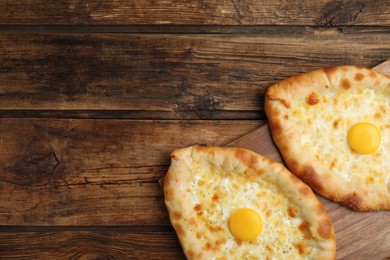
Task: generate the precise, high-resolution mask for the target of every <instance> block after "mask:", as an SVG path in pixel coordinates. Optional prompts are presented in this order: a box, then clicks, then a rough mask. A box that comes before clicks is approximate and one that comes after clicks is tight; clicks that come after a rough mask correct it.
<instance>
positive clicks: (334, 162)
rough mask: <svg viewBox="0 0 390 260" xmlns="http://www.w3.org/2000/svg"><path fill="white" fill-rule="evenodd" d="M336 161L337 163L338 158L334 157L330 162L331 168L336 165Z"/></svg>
mask: <svg viewBox="0 0 390 260" xmlns="http://www.w3.org/2000/svg"><path fill="white" fill-rule="evenodd" d="M336 163H337V158H334V159H333V160H332V162H331V163H330V169H333V168H334V167H335V166H336Z"/></svg>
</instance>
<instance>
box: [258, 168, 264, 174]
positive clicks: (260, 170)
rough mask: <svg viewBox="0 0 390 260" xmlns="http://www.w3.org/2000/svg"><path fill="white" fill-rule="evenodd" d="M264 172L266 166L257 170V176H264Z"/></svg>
mask: <svg viewBox="0 0 390 260" xmlns="http://www.w3.org/2000/svg"><path fill="white" fill-rule="evenodd" d="M264 173H265V169H264V168H259V169H257V171H256V175H257V176H263V175H264Z"/></svg>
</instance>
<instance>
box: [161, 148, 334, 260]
mask: <svg viewBox="0 0 390 260" xmlns="http://www.w3.org/2000/svg"><path fill="white" fill-rule="evenodd" d="M171 158H172V161H171V166H170V168H169V170H168V173H167V175H166V176H165V178H164V194H165V203H166V206H167V209H168V212H169V215H170V220H171V222H172V225H173V227H174V228H175V230H176V232H177V235H178V237H179V240H180V243H181V245H182V247H183V251H184V253H185V255H186V256H187V258H189V259H211V257H215V256H220V257H223V256H225V257H227V258H226V259H237V255H234V254H237V252H241V253H242V254H245V251H243V249H244V248H245V247H246V246H250V244H248V243H245V242H243V241H240V240H237V239H235V238H234V237H233V236H232V234H231V233H230V232H229V230H228V227H227V224H226V222H227V221H226V216H225V214H226V212H228V209H223V208H218V210H216V211H217V212H220V211H221V210H222V211H223V210H226V212H225V213H224V214H222V215H223V216H225V219H222V220H221V221H219V219H215V218H214V217H215V215H212V214H209V212H211V211H213V210H214V209H216V208H217V207H218V205H224V207H225V206H226V207H231V208H234V207H241V204H239V205H237V202H238V201H239V200H238V198H239V197H240V196H241V195H242V194H241V192H243V187H244V186H245V185H247V184H251V185H254V186H255V187H257V185H258V186H259V187H262V188H261V189H259V190H258V192H266V193H267V192H268V191H269V192H271V193H270V194H273V195H270V196H276V197H281V198H278V200H277V201H281V204H280V205H276V204H274V203H273V202H272V201H270V202H269V203H271V204H269V205H268V206H267V207H268V208H267V210H265V209H263V212H262V211H261V210H260V209H258V210H259V211H260V213H261V215H263V221H264V223H265V224H264V225H265V226H264V227H263V229H265V230H267V229H268V231H264V232H263V233H264V234H263V235H264V236H265V237H264V238H260V239H266V238H267V234H268V235H269V234H274V235H276V234H277V233H276V232H274V233H272V232H271V231H270V230H271V229H270V228H271V227H272V225H273V224H272V223H273V222H271V219H275V216H282V217H280V218H282V219H280V221H282V223H296V225H298V224H299V223H300V224H299V226H297V227H296V229H295V230H296V232H298V235H295V236H293V235H291V238H288V237H287V238H284V239H282V241H286V240H288V239H293V238H294V237H302V239H301V240H299V239H298V240H297V241H291V243H292V244H291V247H290V248H288V249H286V250H293V251H294V250H295V251H294V252H295V253H297V254H301V256H302V259H305V258H304V256H306V257H307V258H310V259H335V254H336V243H335V234H334V230H333V226H332V223H331V222H330V220H329V218H328V215H327V213H326V211H325V209H324V208H323V206H322V205H321V203H320V202H319V201H318V199H317V198H316V197H315V195H314V193H313V192H312V190H311V189H310V188H309V187H308V186H307V185H306V184H305V183H303V182H302V181H301V180H299V179H298V178H297V177H296V176H295V175H293V174H292V173H290V172H289V171H288V170H287V169H286V168H285V167H284V166H283V165H281V164H280V163H277V162H274V161H272V160H270V159H268V158H265V157H262V156H261V155H258V154H256V153H254V152H251V151H249V150H246V149H241V148H224V147H202V146H191V147H187V148H183V149H180V150H176V151H174V152H173V153H172V157H171ZM203 169H206V174H205V175H202V174H201V172H202V171H203ZM204 176H206V177H209V178H210V179H204ZM236 179H237V180H241V179H242V180H244V181H243V182H242V183H241V185H237V183H236V182H234V181H233V180H236ZM221 180H222V181H221ZM224 181H227V182H229V183H230V186H229V189H232V190H230V192H229V193H228V194H225V193H224V192H223V191H221V189H220V188H221V187H222V186H223V185H222V182H224ZM213 182H215V184H212V183H213ZM198 185H199V186H198ZM207 185H208V186H207ZM194 186H196V187H194ZM248 187H250V186H248ZM197 190H200V193H197ZM203 191H206V192H203ZM238 191H241V192H238ZM202 192H203V193H202ZM195 194H197V195H195ZM232 194H233V197H232ZM267 194H268V193H267ZM246 196H247V197H246V199H245V202H243V201H241V202H240V203H249V204H250V201H253V202H254V204H253V205H252V206H253V207H256V206H254V205H258V204H256V203H259V204H260V205H261V206H264V205H266V204H267V203H268V201H267V200H265V201H262V197H257V196H265V195H259V194H256V192H255V191H254V192H249V193H247V195H246ZM264 198H265V197H264ZM227 199H228V201H227ZM263 200H264V199H263ZM282 202H283V203H284V204H283V203H282ZM223 203H225V204H223ZM280 210H281V211H280ZM279 211H280V212H279ZM278 212H279V213H278ZM208 214H209V215H208ZM276 214H279V215H276ZM221 218H223V217H221ZM210 219H212V220H213V221H210ZM273 221H274V220H273ZM284 221H287V222H284ZM288 221H290V222H288ZM267 223H268V224H267ZM278 223H280V222H278ZM291 225H293V224H291ZM294 225H295V224H294ZM283 226H284V225H281V224H278V225H275V227H277V228H281V229H283ZM292 228H293V227H292ZM267 232H271V233H267ZM278 232H279V231H278ZM280 232H282V230H280ZM287 233H288V232H287ZM288 234H289V233H288ZM288 234H286V235H288ZM299 234H301V235H299ZM266 241H267V243H266V244H264V241H263V240H261V241H260V240H259V241H257V242H256V241H255V242H251V243H253V245H251V246H253V248H255V250H262V249H264V250H265V252H268V253H269V254H270V256H272V254H273V253H274V254H275V251H276V250H277V249H276V247H275V248H273V246H272V243H273V242H275V241H272V240H269V241H268V240H266ZM256 243H258V244H256ZM229 246H230V247H232V246H235V247H237V248H238V249H237V248H236V249H234V250H233V249H232V250H231V251H229V250H230V249H229ZM240 250H241V251H240ZM279 250H280V249H279ZM258 252H263V251H258ZM272 252H273V253H272ZM229 254H230V255H229ZM241 256H242V255H241ZM257 256H263V257H265V256H264V255H257Z"/></svg>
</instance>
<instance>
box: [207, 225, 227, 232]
mask: <svg viewBox="0 0 390 260" xmlns="http://www.w3.org/2000/svg"><path fill="white" fill-rule="evenodd" d="M207 227H208V228H209V230H210V231H211V232H212V233H214V232H221V231H224V230H225V229H224V228H223V227H222V226H213V225H211V224H208V225H207Z"/></svg>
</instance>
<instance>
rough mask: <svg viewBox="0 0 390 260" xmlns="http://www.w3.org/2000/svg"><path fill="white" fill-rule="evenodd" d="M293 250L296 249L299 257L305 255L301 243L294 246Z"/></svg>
mask: <svg viewBox="0 0 390 260" xmlns="http://www.w3.org/2000/svg"><path fill="white" fill-rule="evenodd" d="M295 248H296V249H297V251H298V253H299V254H300V255H303V254H305V248H304V246H303V245H302V244H301V243H298V244H296V245H295Z"/></svg>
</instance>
